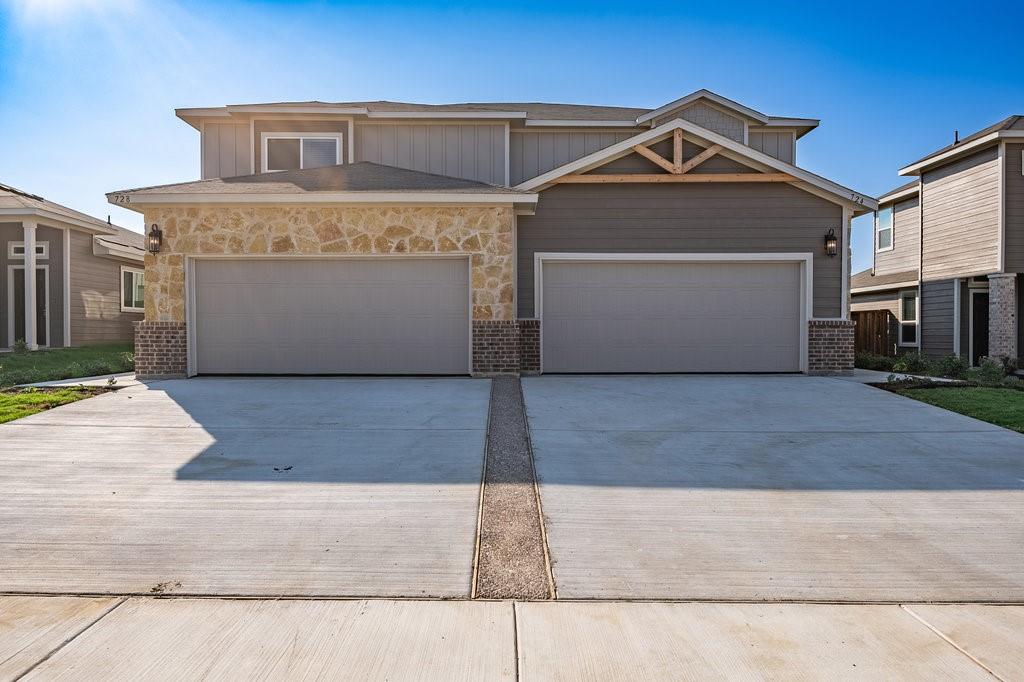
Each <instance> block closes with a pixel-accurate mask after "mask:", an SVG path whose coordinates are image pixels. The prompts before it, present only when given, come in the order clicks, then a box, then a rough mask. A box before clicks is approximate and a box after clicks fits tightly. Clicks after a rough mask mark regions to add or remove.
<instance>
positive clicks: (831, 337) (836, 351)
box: [807, 320, 856, 374]
mask: <svg viewBox="0 0 1024 682" xmlns="http://www.w3.org/2000/svg"><path fill="white" fill-rule="evenodd" d="M855 326H856V324H855V323H854V322H853V321H852V320H811V321H810V322H809V323H808V329H807V373H808V374H851V373H852V372H853V355H854V350H853V343H854V339H853V337H854V333H853V332H854V328H855Z"/></svg>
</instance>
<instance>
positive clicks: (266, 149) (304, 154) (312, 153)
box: [263, 133, 341, 172]
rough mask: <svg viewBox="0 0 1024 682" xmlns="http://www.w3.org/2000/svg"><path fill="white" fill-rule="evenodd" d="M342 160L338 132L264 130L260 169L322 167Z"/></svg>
mask: <svg viewBox="0 0 1024 682" xmlns="http://www.w3.org/2000/svg"><path fill="white" fill-rule="evenodd" d="M339 163H341V134H340V133H264V134H263V171H264V172H267V171H283V170H296V169H299V168H322V167H323V166H335V165H337V164H339Z"/></svg>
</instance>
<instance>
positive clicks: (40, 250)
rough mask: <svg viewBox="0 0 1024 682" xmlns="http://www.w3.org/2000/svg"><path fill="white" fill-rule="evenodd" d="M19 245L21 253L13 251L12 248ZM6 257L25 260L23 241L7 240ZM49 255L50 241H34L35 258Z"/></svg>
mask: <svg viewBox="0 0 1024 682" xmlns="http://www.w3.org/2000/svg"><path fill="white" fill-rule="evenodd" d="M19 246H20V247H21V253H14V249H16V248H17V247H19ZM7 257H8V258H10V259H11V260H25V242H7ZM49 257H50V242H47V241H37V242H36V259H40V258H49Z"/></svg>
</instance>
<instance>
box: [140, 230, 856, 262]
mask: <svg viewBox="0 0 1024 682" xmlns="http://www.w3.org/2000/svg"><path fill="white" fill-rule="evenodd" d="M153 227H154V228H155V227H156V225H154V226H153ZM837 253H839V239H838V238H837V237H836V231H835V230H834V229H833V228H829V230H828V233H827V234H826V235H825V255H827V256H828V257H829V258H832V257H833V256H835V255H836V254H837Z"/></svg>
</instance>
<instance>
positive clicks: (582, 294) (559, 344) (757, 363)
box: [542, 261, 801, 372]
mask: <svg viewBox="0 0 1024 682" xmlns="http://www.w3.org/2000/svg"><path fill="white" fill-rule="evenodd" d="M542 267H543V291H542V297H543V301H542V304H543V308H542V309H543V318H544V319H543V324H542V343H543V351H542V360H543V368H544V371H546V372H728V371H747V372H788V371H799V368H800V343H801V331H800V325H801V303H800V301H801V297H800V266H799V264H796V263H736V262H721V263H719V262H710V263H709V262H698V263H694V262H666V263H650V262H632V263H630V262H612V261H600V262H586V261H573V262H550V263H545V264H543V266H542Z"/></svg>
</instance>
